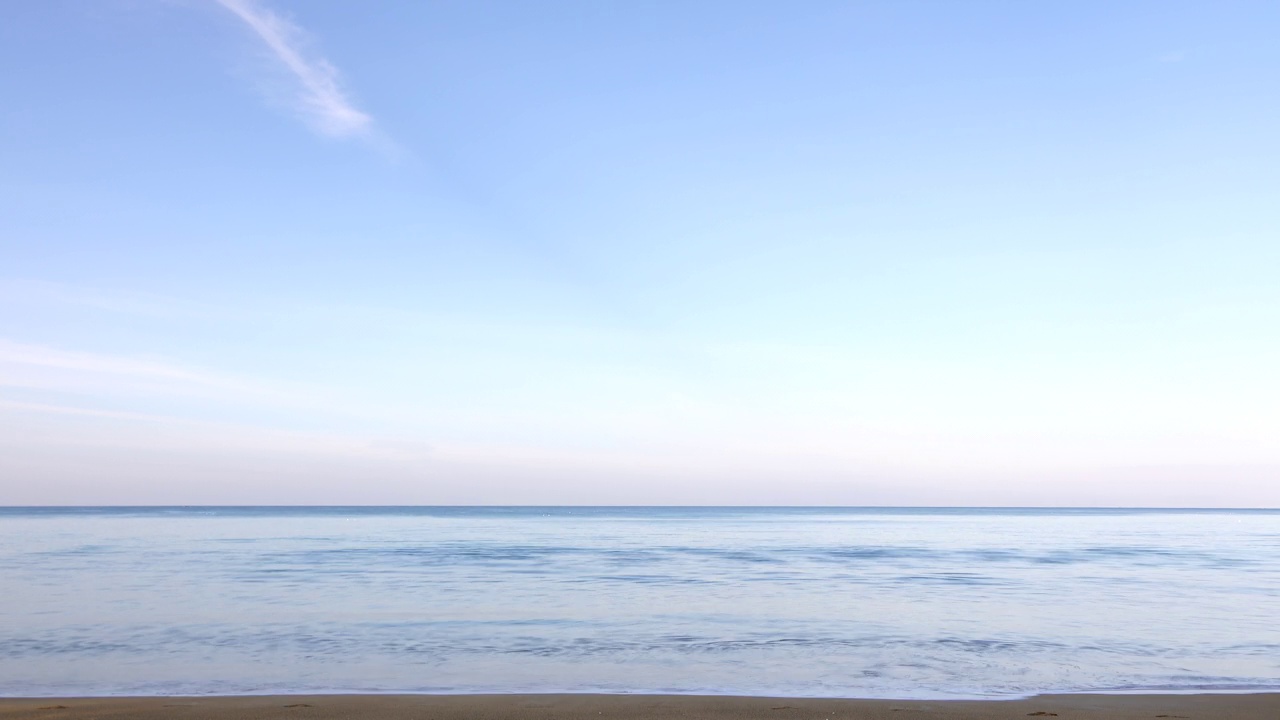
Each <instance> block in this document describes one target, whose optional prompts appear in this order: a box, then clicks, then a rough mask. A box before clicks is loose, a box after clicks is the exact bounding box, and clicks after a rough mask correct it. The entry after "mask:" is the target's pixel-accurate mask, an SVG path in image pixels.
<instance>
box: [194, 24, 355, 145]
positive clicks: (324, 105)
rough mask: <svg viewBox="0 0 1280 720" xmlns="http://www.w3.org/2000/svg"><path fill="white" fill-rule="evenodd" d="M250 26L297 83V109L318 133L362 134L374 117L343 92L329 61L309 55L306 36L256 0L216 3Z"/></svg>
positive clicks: (333, 135) (335, 134)
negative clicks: (360, 108)
mask: <svg viewBox="0 0 1280 720" xmlns="http://www.w3.org/2000/svg"><path fill="white" fill-rule="evenodd" d="M215 2H217V3H218V4H219V5H221V6H222V7H224V8H226V9H227V10H228V11H230V12H231V13H233V14H234V15H235V16H236V17H238V18H240V20H241V21H243V22H244V24H245V25H248V26H249V28H250V29H251V30H253V32H254V34H256V35H257V36H258V38H259V39H260V40H262V42H263V43H264V44H265V45H266V46H267V48H268V49H269V50H270V51H271V53H272V55H273V56H274V57H275V59H276V60H278V61H279V62H280V64H282V65H283V66H284V67H285V68H286V69H287V70H288V71H289V73H290V74H291V75H293V77H294V79H295V80H296V81H297V85H298V87H297V97H296V98H295V99H294V107H295V109H296V110H297V111H298V112H299V114H301V115H302V116H303V117H304V118H305V119H306V120H307V121H308V122H309V123H310V124H311V125H312V126H313V127H314V128H315V129H316V130H317V131H319V132H320V133H322V134H324V135H328V136H330V137H351V136H355V135H361V134H364V133H366V132H368V130H369V129H370V127H371V126H372V124H373V118H371V117H370V116H369V115H368V114H366V113H364V112H362V111H361V110H359V109H357V108H356V107H355V106H354V105H353V104H352V103H351V100H350V99H348V98H347V96H346V94H345V93H343V91H342V87H341V85H340V83H339V80H338V71H337V68H335V67H334V66H333V65H331V64H330V63H329V61H327V60H325V59H324V58H322V57H319V56H316V55H314V54H311V55H309V54H308V53H307V52H306V49H305V48H306V42H305V40H306V33H305V32H304V31H303V30H302V28H300V27H298V26H297V25H294V24H293V23H291V22H289V21H288V20H286V19H285V18H283V17H281V16H280V15H277V14H276V13H274V12H272V11H271V10H269V9H267V8H265V7H263V6H262V5H261V4H259V3H258V2H257V1H256V0H215Z"/></svg>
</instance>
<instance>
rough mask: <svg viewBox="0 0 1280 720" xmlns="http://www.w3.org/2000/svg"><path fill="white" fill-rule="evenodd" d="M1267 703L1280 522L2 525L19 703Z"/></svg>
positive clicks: (922, 514)
mask: <svg viewBox="0 0 1280 720" xmlns="http://www.w3.org/2000/svg"><path fill="white" fill-rule="evenodd" d="M1277 688H1280V512H1277V511H1223V510H1202V511H1165V510H1044V509H1034V510H1008V509H937V510H934V509H886V508H875V509H867V508H850V509H831V508H821V509H818V508H760V509H755V508H751V509H744V508H578V507H575V508H541V507H539V508H445V507H431V508H364V507H360V508H355V507H344V508H72V509H68V508H0V695H9V696H15V695H23V696H31V695H90V694H92V695H98V694H168V693H192V694H203V693H220V694H225V693H267V692H313V691H317V692H324V691H361V692H383V691H386V692H391V691H407V692H433V693H434V692H464V693H470V692H550V691H570V692H675V693H726V694H769V695H813V696H863V697H900V698H901V697H916V698H920V697H973V696H1003V695H1026V694H1030V693H1037V692H1047V691H1083V690H1103V691H1128V690H1159V691H1169V690H1174V691H1183V690H1244V689H1277Z"/></svg>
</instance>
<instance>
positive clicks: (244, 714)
mask: <svg viewBox="0 0 1280 720" xmlns="http://www.w3.org/2000/svg"><path fill="white" fill-rule="evenodd" d="M1025 717H1060V718H1064V720H1065V719H1066V718H1097V719H1106V720H1138V719H1139V718H1142V719H1150V718H1168V719H1170V720H1173V719H1176V718H1189V719H1190V718H1203V719H1205V720H1209V719H1221V720H1278V719H1280V693H1278V692H1228V693H1160V694H1137V693H1122V694H1096V693H1095V694H1083V693H1082V694H1060V695H1036V696H1032V697H1029V698H1016V699H1007V700H991V699H988V700H883V699H857V698H843V699H837V698H795V697H758V696H730V695H725V696H721V695H629V694H614V695H606V694H520V695H515V694H511V695H506V694H487V695H482V694H476V695H403V694H402V695H392V694H387V695H382V694H333V695H325V694H321V695H316V694H310V695H284V694H277V695H225V696H208V695H206V696H148V697H75V698H55V697H41V698H0V718H6V719H12V720H26V719H27V718H40V719H44V720H90V719H92V720H111V719H114V718H120V719H124V718H139V719H141V720H150V719H152V718H154V719H155V720H160V719H161V718H164V719H166V720H167V719H169V718H173V719H174V720H183V719H186V720H258V719H268V718H292V719H296V720H328V719H331V718H332V719H333V720H349V719H350V718H386V719H387V720H401V719H403V720H409V719H410V718H413V719H414V720H423V719H430V720H472V719H477V718H478V719H482V720H602V719H603V718H611V719H617V720H703V719H706V720H729V719H731V718H732V719H733V720H863V719H866V720H880V719H882V718H893V719H895V720H912V719H915V718H920V719H924V718H934V719H943V718H945V719H947V720H970V719H972V720H978V719H979V718H982V719H983V720H1006V719H1012V718H1025Z"/></svg>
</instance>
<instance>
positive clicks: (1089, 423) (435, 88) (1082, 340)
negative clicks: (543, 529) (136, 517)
mask: <svg viewBox="0 0 1280 720" xmlns="http://www.w3.org/2000/svg"><path fill="white" fill-rule="evenodd" d="M1277 27H1280V5H1277V4H1276V3H1273V2H1233V1H1230V0H1223V1H1221V2H1176V1H1168V0H1152V1H1143V0H1125V1H1121V2H1112V1H1107V2H1102V1H1097V2H1093V1H1082V0H1069V1H1056V0H1049V1H1045V2H1033V3H1031V2H1023V1H1022V0H1016V1H1015V0H1008V1H1005V2H986V1H982V0H965V1H961V2H942V1H940V0H931V1H927V2H926V1H915V0H894V1H892V2H890V1H884V2H875V1H864V2H853V1H849V2H825V1H824V0H808V1H806V2H803V3H784V2H757V1H754V0H732V1H723V2H722V1H720V0H698V2H674V1H666V0H659V1H636V2H627V3H621V2H619V3H602V2H596V1H595V0H575V1H564V0H539V2H516V1H512V0H508V1H505V2H495V1H493V0H466V1H465V2H464V1H462V0H432V1H431V2H414V3H410V2H361V3H351V2H345V1H344V2H338V1H336V0H305V1H304V0H93V1H92V2H86V1H85V0H42V1H41V2H27V3H7V4H5V6H4V7H3V9H0V98H2V100H0V504H3V505H25V504H71V505H77V504H714V505H738V504H800V505H825V504H836V505H1085V506H1096V505H1103V506H1135V505H1136V506H1233V507H1265V506H1280V372H1277V371H1276V368H1280V202H1277V198H1280V132H1277V128H1280V92H1277V89H1278V88H1280V85H1278V84H1277V81H1278V80H1280V44H1278V43H1276V42H1275V29H1276V28H1277Z"/></svg>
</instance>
